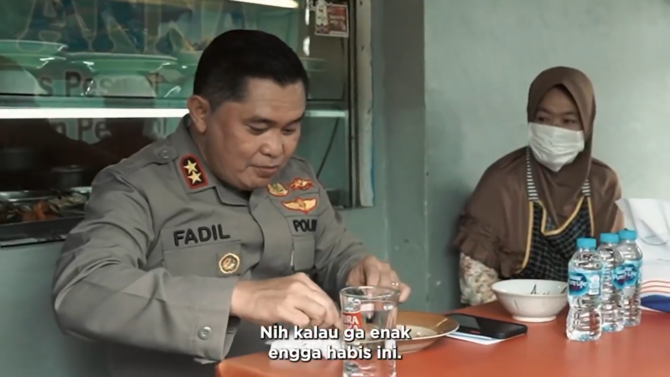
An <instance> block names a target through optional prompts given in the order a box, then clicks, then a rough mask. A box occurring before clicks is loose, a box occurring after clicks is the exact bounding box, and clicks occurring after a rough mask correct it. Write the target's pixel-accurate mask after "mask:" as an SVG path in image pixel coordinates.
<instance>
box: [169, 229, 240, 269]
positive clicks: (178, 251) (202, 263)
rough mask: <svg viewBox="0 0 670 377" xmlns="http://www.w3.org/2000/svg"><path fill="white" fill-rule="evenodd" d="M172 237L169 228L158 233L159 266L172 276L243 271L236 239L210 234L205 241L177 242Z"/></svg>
mask: <svg viewBox="0 0 670 377" xmlns="http://www.w3.org/2000/svg"><path fill="white" fill-rule="evenodd" d="M173 237H174V232H171V231H169V230H167V231H165V236H164V237H162V238H165V239H164V240H163V241H162V246H163V266H164V267H165V269H166V270H167V271H168V272H170V274H171V275H173V276H202V277H226V276H239V275H240V274H241V273H243V272H244V268H243V260H242V256H243V255H242V242H241V241H240V240H239V239H235V238H231V237H230V236H226V237H227V238H224V239H221V238H220V237H219V238H217V239H212V238H213V237H212V238H210V239H209V240H208V241H207V242H201V241H200V242H198V243H195V244H193V243H183V244H181V243H177V242H174V240H173ZM202 239H205V238H203V237H200V240H202Z"/></svg>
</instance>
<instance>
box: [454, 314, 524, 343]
mask: <svg viewBox="0 0 670 377" xmlns="http://www.w3.org/2000/svg"><path fill="white" fill-rule="evenodd" d="M448 317H449V318H451V319H453V320H454V321H456V322H458V326H459V327H458V330H457V331H456V332H459V333H463V334H469V335H480V336H485V337H488V338H493V339H509V338H512V337H515V336H519V335H523V334H525V333H526V332H528V327H527V326H525V325H522V324H520V323H514V322H505V321H500V320H497V319H492V318H484V317H477V316H473V315H467V314H450V315H448Z"/></svg>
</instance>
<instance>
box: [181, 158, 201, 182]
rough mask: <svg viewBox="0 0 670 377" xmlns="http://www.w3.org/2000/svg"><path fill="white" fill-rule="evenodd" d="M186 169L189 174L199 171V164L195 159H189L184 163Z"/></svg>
mask: <svg viewBox="0 0 670 377" xmlns="http://www.w3.org/2000/svg"><path fill="white" fill-rule="evenodd" d="M184 169H186V171H187V172H188V174H192V173H195V172H197V171H198V164H196V163H195V162H193V161H189V162H188V163H187V164H186V165H184ZM189 177H190V176H189ZM198 180H200V179H198Z"/></svg>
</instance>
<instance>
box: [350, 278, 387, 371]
mask: <svg viewBox="0 0 670 377" xmlns="http://www.w3.org/2000/svg"><path fill="white" fill-rule="evenodd" d="M399 296H400V292H399V291H398V290H396V289H392V288H383V287H347V288H344V289H343V290H342V291H341V292H340V305H341V306H340V307H341V310H342V320H343V321H344V327H345V328H346V329H349V330H348V331H345V336H344V339H343V343H344V346H345V350H346V352H348V357H347V359H346V360H344V361H343V363H344V365H343V376H344V377H395V376H396V361H395V360H396V356H395V355H396V352H397V351H396V350H395V348H396V343H395V340H394V339H390V336H389V335H390V333H391V332H392V331H389V330H394V329H395V328H396V317H397V313H398V299H399ZM355 329H360V330H355ZM354 333H359V334H364V336H363V337H358V338H356V339H352V336H351V335H353V334H354ZM346 334H349V336H346Z"/></svg>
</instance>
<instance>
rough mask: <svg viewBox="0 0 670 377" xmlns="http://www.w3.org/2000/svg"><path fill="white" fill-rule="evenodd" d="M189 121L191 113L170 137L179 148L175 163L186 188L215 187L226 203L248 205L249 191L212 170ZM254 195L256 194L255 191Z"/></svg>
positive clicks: (172, 142) (201, 188) (203, 189)
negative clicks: (241, 189) (194, 137)
mask: <svg viewBox="0 0 670 377" xmlns="http://www.w3.org/2000/svg"><path fill="white" fill-rule="evenodd" d="M189 123H190V115H186V116H184V117H183V118H182V120H181V122H179V126H178V127H177V129H176V130H175V132H174V133H173V134H172V135H170V137H169V140H170V144H171V145H172V146H173V147H174V148H175V149H176V150H177V154H178V157H177V158H176V159H175V165H176V168H177V171H178V174H179V178H180V180H181V182H182V186H183V187H184V190H185V191H186V192H187V193H188V194H195V193H198V192H202V191H205V190H209V189H214V190H216V193H217V195H218V197H219V200H221V202H223V203H225V204H228V205H243V206H246V205H248V204H249V193H246V192H242V191H240V190H238V189H236V188H234V187H232V186H230V185H228V184H226V183H225V182H221V180H219V179H218V178H217V177H216V176H215V175H214V174H213V173H212V172H211V170H210V169H209V167H208V166H207V164H206V162H205V159H204V157H203V156H202V154H201V153H200V150H199V149H198V147H197V146H196V145H195V142H193V138H191V133H190V132H189ZM254 196H256V195H255V193H254Z"/></svg>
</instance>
